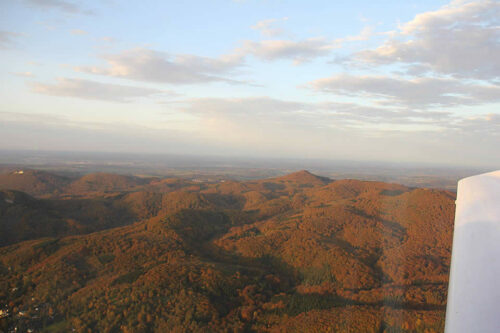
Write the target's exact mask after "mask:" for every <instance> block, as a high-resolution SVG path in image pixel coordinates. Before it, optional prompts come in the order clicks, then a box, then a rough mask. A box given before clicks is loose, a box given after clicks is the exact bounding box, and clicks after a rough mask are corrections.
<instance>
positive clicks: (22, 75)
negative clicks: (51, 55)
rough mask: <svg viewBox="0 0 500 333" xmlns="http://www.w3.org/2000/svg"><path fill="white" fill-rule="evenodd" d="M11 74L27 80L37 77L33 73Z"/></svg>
mask: <svg viewBox="0 0 500 333" xmlns="http://www.w3.org/2000/svg"><path fill="white" fill-rule="evenodd" d="M11 74H13V75H16V76H21V77H26V78H33V77H35V74H33V73H32V72H13V73H11Z"/></svg>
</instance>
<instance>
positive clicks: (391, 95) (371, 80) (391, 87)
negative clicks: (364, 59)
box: [309, 74, 500, 108]
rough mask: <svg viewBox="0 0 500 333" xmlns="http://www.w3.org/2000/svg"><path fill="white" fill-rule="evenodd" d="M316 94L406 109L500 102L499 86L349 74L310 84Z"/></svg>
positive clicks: (436, 79) (428, 78) (448, 79)
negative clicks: (359, 97)
mask: <svg viewBox="0 0 500 333" xmlns="http://www.w3.org/2000/svg"><path fill="white" fill-rule="evenodd" d="M309 86H310V87H312V88H313V89H315V90H317V91H323V92H330V93H334V94H337V95H339V94H347V95H353V96H362V97H368V98H370V99H378V100H379V102H380V103H383V104H388V105H399V106H407V107H420V108H427V107H432V106H457V105H478V104H485V103H493V102H499V101H500V86H497V85H491V84H477V83H467V82H465V81H463V80H458V79H452V78H430V77H422V78H418V77H417V78H412V79H408V78H403V77H394V76H376V75H363V76H354V75H349V74H341V75H335V76H332V77H328V78H322V79H318V80H314V81H312V82H309Z"/></svg>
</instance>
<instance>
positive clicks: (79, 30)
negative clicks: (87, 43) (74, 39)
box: [71, 29, 88, 35]
mask: <svg viewBox="0 0 500 333" xmlns="http://www.w3.org/2000/svg"><path fill="white" fill-rule="evenodd" d="M71 34H72V35H87V34H88V32H87V31H85V30H81V29H73V30H71Z"/></svg>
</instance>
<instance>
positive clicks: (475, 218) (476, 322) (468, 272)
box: [445, 170, 500, 333]
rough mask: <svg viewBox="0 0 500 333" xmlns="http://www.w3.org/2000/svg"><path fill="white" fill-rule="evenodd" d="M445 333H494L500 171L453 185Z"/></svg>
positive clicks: (497, 323)
mask: <svg viewBox="0 0 500 333" xmlns="http://www.w3.org/2000/svg"><path fill="white" fill-rule="evenodd" d="M456 204H457V206H456V213H455V230H454V234H453V249H452V256H451V271H450V284H449V287H448V305H447V309H446V324H445V332H446V333H462V332H463V333H471V332H481V333H490V332H491V333H498V332H500V170H499V171H495V172H490V173H485V174H482V175H478V176H473V177H469V178H465V179H462V180H460V181H459V182H458V189H457V201H456Z"/></svg>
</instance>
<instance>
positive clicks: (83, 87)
mask: <svg viewBox="0 0 500 333" xmlns="http://www.w3.org/2000/svg"><path fill="white" fill-rule="evenodd" d="M31 86H32V90H33V91H34V92H36V93H39V94H44V95H51V96H65V97H76V98H82V99H93V100H103V101H110V102H121V103H124V102H130V101H131V100H133V99H135V98H140V97H150V96H152V95H158V94H169V92H167V91H162V90H158V89H149V88H139V87H131V86H123V85H118V84H108V83H100V82H96V81H90V80H82V79H69V78H60V79H58V80H57V82H56V83H55V84H47V83H39V82H37V83H33V84H32V85H31Z"/></svg>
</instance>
